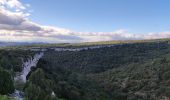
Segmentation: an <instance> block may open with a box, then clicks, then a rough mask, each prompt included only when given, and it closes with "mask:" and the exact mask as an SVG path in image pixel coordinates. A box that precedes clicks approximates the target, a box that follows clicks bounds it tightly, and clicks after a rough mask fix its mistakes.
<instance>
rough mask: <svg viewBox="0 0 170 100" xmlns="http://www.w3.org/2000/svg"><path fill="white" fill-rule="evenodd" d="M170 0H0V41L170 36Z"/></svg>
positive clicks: (81, 40) (55, 41)
mask: <svg viewBox="0 0 170 100" xmlns="http://www.w3.org/2000/svg"><path fill="white" fill-rule="evenodd" d="M169 4H170V0H0V41H9V42H50V43H62V42H69V43H73V42H76V43H79V42H94V41H109V40H132V39H157V38H169V37H170V27H169V26H170V20H169V19H170V10H169V9H170V6H169Z"/></svg>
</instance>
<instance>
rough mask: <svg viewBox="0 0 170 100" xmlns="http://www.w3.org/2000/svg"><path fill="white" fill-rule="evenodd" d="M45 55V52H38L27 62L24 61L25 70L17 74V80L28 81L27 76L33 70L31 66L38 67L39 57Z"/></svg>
mask: <svg viewBox="0 0 170 100" xmlns="http://www.w3.org/2000/svg"><path fill="white" fill-rule="evenodd" d="M43 55H44V53H43V52H41V53H37V54H35V55H34V57H33V58H32V57H31V58H29V59H28V60H27V61H26V62H23V65H22V67H23V70H22V72H21V73H20V74H19V75H17V76H16V77H15V80H20V81H23V82H26V76H27V75H28V73H29V72H30V71H31V68H32V67H36V65H37V63H38V61H39V59H40V58H41V57H43Z"/></svg>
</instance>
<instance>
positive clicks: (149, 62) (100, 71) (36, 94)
mask: <svg viewBox="0 0 170 100" xmlns="http://www.w3.org/2000/svg"><path fill="white" fill-rule="evenodd" d="M34 53H35V52H30V51H22V50H12V51H8V50H1V51H0V55H1V56H0V66H1V67H0V94H1V95H7V96H8V95H9V94H11V93H12V92H14V90H15V88H17V87H16V85H15V84H16V83H14V81H13V76H14V74H15V72H19V71H21V70H22V66H21V64H22V63H21V62H22V60H24V59H26V58H27V57H29V56H32V55H33V54H34ZM4 83H6V84H7V85H5V84H4ZM21 90H22V91H23V92H24V98H25V99H26V100H169V99H170V44H169V40H166V41H152V42H140V43H129V44H121V45H116V46H113V47H105V48H100V49H91V50H90V49H89V50H83V51H77V52H71V51H60V52H57V51H52V50H51V51H46V52H45V55H44V56H43V58H42V59H40V61H39V62H38V64H37V66H36V68H32V71H31V72H30V73H29V75H28V76H27V82H26V83H25V85H24V86H23V88H22V89H21ZM2 98H5V97H4V96H2ZM4 100H5V99H4Z"/></svg>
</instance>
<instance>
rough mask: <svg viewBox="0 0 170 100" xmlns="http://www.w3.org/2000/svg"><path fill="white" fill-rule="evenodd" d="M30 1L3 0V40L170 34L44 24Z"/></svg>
mask: <svg viewBox="0 0 170 100" xmlns="http://www.w3.org/2000/svg"><path fill="white" fill-rule="evenodd" d="M28 7H30V5H29V4H22V3H21V2H19V1H18V0H0V40H2V41H29V42H90V41H108V40H122V39H123V40H125V39H156V38H167V37H170V32H160V33H148V34H133V33H129V32H127V31H125V30H123V29H120V30H116V31H113V32H76V31H72V30H69V29H65V28H58V27H54V26H44V25H40V24H37V23H35V22H32V21H31V20H29V17H28V16H29V15H30V14H29V13H27V12H29V10H28V11H27V8H28Z"/></svg>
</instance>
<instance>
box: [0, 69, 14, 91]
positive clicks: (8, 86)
mask: <svg viewBox="0 0 170 100" xmlns="http://www.w3.org/2000/svg"><path fill="white" fill-rule="evenodd" d="M14 90H15V88H14V84H13V80H12V78H11V75H10V73H9V72H8V71H6V70H4V69H2V68H1V67H0V94H8V93H13V92H14Z"/></svg>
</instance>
